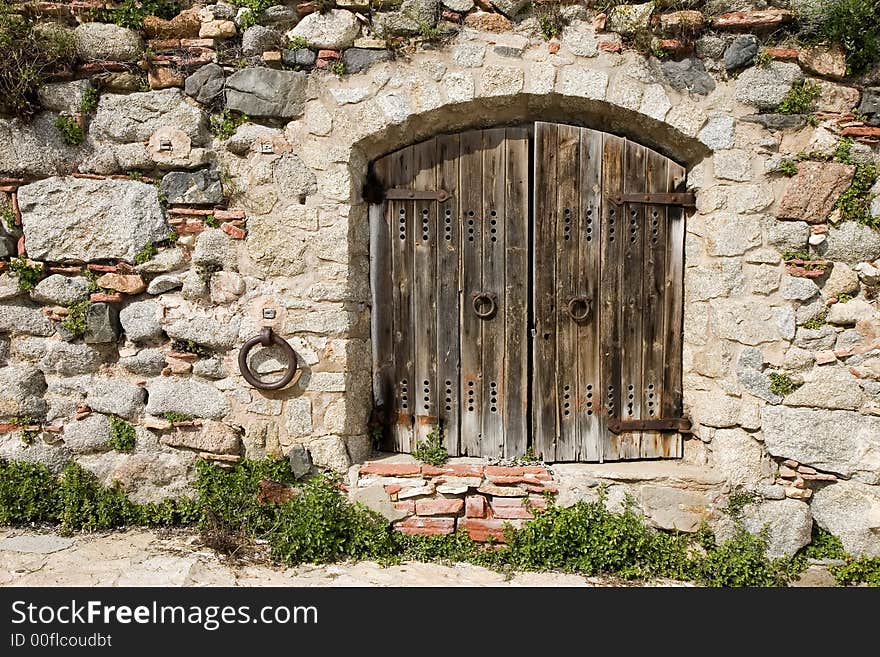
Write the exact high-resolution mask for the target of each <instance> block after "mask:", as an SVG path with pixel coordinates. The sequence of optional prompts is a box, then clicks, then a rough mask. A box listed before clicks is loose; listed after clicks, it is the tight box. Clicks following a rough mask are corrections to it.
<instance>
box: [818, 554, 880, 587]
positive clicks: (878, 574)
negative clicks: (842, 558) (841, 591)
mask: <svg viewBox="0 0 880 657" xmlns="http://www.w3.org/2000/svg"><path fill="white" fill-rule="evenodd" d="M828 570H829V571H830V572H831V574H832V575H834V577H835V578H837V582H838V583H839V584H842V585H844V586H851V585H853V584H867V585H868V586H871V587H880V558H878V557H860V558H858V559H855V558H853V557H848V558H847V561H846V563H845V564H844V565H842V566H831V567H830V568H829V569H828Z"/></svg>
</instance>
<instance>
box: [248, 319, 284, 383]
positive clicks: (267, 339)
mask: <svg viewBox="0 0 880 657" xmlns="http://www.w3.org/2000/svg"><path fill="white" fill-rule="evenodd" d="M257 344H259V345H261V346H263V347H270V346H272V345H276V346H278V347H280V348H281V350H282V351H283V352H284V356H285V357H286V358H287V370H286V371H285V372H284V376H282V377H281V378H280V379H278V380H277V381H269V382H266V381H261V380H260V379H258V378H257V375H256V374H254V372H253V371H252V370H251V368H250V366H249V365H248V355H249V354H250V351H251V349H253V348H254V347H255V346H256V345H257ZM238 369H239V371H240V372H241V375H242V376H243V377H244V380H245V381H247V382H248V383H250V384H251V385H252V386H253V387H254V388H259V389H260V390H281V388H283V387H284V386H286V385H287V384H288V383H290V382H291V381H293V377H294V376H295V375H296V369H297V364H296V352H295V351H294V350H293V347H291V346H290V345H289V344H287V340H285V339H284V338H282V337H281V336H280V335H278V334H276V333H275V332H274V331H273V330H272V329H271V328H270V327H268V326H264V327H263V329H262V330H261V331H260V334H259V335H257V336H254V337H253V338H251V339H250V340H248V341H247V342H245V343H244V344H243V345H242V347H241V351H239V352H238Z"/></svg>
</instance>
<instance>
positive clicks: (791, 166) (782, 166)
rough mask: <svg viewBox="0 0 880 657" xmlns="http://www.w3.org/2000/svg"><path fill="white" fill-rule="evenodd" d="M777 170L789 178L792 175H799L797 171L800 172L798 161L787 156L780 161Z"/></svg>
mask: <svg viewBox="0 0 880 657" xmlns="http://www.w3.org/2000/svg"><path fill="white" fill-rule="evenodd" d="M777 170H778V171H779V173H781V174H782V175H783V176H788V177H789V178H791V177H792V176H795V175H797V172H798V167H797V162H795V161H794V160H789V159H788V158H786V159H784V160H782V161H781V162H780V163H779V168H778V169H777Z"/></svg>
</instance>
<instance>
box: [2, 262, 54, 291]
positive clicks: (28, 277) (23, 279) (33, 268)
mask: <svg viewBox="0 0 880 657" xmlns="http://www.w3.org/2000/svg"><path fill="white" fill-rule="evenodd" d="M9 271H10V272H11V273H12V275H13V276H15V277H16V278H18V289H19V290H21V291H22V292H30V291H31V290H33V289H34V288H35V287H36V286H37V283H39V282H40V281H41V280H42V279H43V276H44V275H45V272H46V267H45V266H44V265H43V263H41V262H34V261H33V260H27V259H25V258H13V259H12V260H10V261H9Z"/></svg>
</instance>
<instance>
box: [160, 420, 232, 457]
mask: <svg viewBox="0 0 880 657" xmlns="http://www.w3.org/2000/svg"><path fill="white" fill-rule="evenodd" d="M239 440H240V439H239V436H238V433H237V432H236V431H235V430H234V429H233V428H232V427H230V426H228V425H226V424H223V423H222V422H215V421H213V420H204V421H203V422H202V426H201V427H182V428H177V429H175V430H174V431H172V432H169V433H165V434H163V435H162V438H161V440H160V442H161V443H162V444H163V445H168V446H169V447H176V448H178V449H191V450H194V451H196V452H211V453H212V454H238V451H239Z"/></svg>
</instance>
